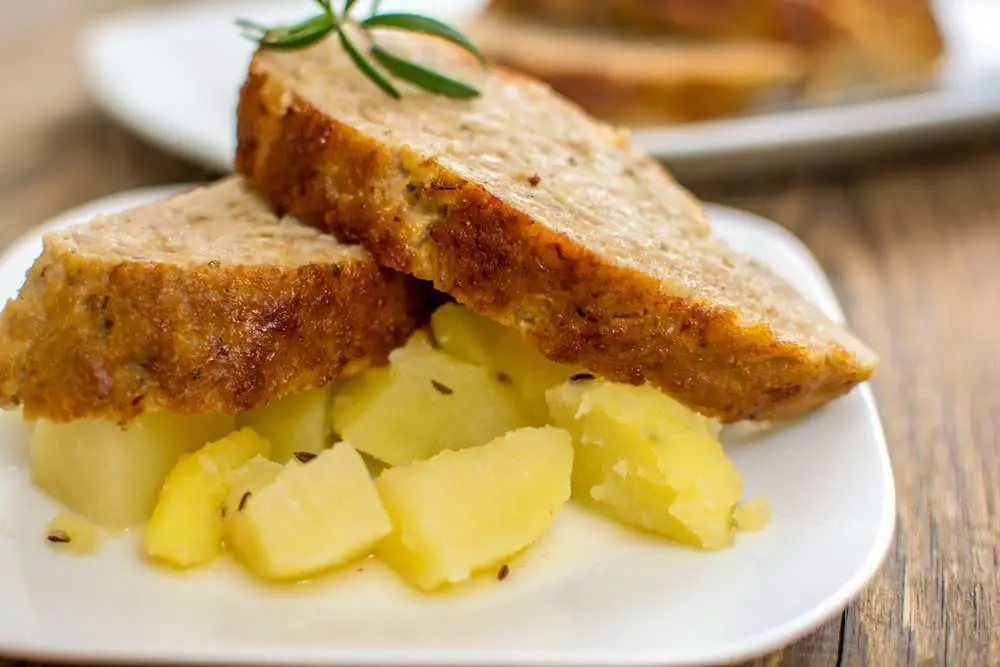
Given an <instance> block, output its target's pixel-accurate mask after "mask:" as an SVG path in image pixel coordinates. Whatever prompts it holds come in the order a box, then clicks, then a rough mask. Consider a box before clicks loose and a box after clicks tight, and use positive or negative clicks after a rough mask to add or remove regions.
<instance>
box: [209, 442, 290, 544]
mask: <svg viewBox="0 0 1000 667" xmlns="http://www.w3.org/2000/svg"><path fill="white" fill-rule="evenodd" d="M284 469H285V468H284V466H283V465H282V464H280V463H276V462H274V461H272V460H271V459H266V458H264V457H262V456H255V457H253V458H252V459H250V460H249V461H247V462H246V463H244V464H243V466H242V467H240V468H238V469H237V470H234V471H233V472H232V473H230V475H229V477H228V479H227V482H228V483H229V493H228V494H227V495H226V500H225V502H224V503H223V504H222V539H223V541H224V542H225V543H226V546H228V547H229V548H230V549H232V550H233V551H235V552H240V551H245V550H246V549H247V546H246V538H245V537H244V530H243V529H244V527H245V526H246V521H244V520H243V518H244V517H243V511H245V510H246V506H247V503H249V502H250V499H251V498H253V496H254V494H257V493H259V492H260V491H261V490H262V489H264V488H265V487H267V486H270V484H271V483H272V482H274V480H275V479H277V477H278V475H279V474H280V473H281V471H282V470H284ZM241 506H242V507H243V510H242V511H241V510H240V507H241Z"/></svg>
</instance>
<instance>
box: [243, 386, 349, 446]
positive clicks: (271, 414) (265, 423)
mask: <svg viewBox="0 0 1000 667" xmlns="http://www.w3.org/2000/svg"><path fill="white" fill-rule="evenodd" d="M329 405H330V391H329V388H328V387H323V388H321V389H307V390H306V391H300V392H296V393H293V394H289V395H287V396H283V397H282V398H279V399H278V400H277V401H274V402H273V403H270V404H268V405H265V406H263V407H260V408H256V409H254V410H250V411H249V412H244V413H242V414H240V415H239V416H238V417H237V424H239V425H240V426H247V427H249V428H252V429H253V430H255V431H257V433H259V434H260V435H261V436H262V437H263V438H264V439H265V440H267V441H268V442H270V443H271V458H273V459H274V460H275V461H277V462H278V463H284V462H285V461H287V460H288V459H290V458H291V457H292V454H294V453H296V452H309V453H311V454H319V453H320V452H321V451H323V449H324V448H325V447H326V445H327V442H328V441H329V436H330V429H329V420H328V419H327V409H328V408H329Z"/></svg>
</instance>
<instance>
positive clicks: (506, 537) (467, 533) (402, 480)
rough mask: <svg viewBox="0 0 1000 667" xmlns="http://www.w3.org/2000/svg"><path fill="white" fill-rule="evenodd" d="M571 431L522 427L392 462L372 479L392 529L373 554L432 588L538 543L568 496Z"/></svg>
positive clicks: (418, 584) (406, 576)
mask: <svg viewBox="0 0 1000 667" xmlns="http://www.w3.org/2000/svg"><path fill="white" fill-rule="evenodd" d="M572 466H573V447H572V444H571V438H570V435H569V433H567V432H566V431H563V430H561V429H557V428H553V427H543V428H523V429H519V430H517V431H513V432H511V433H508V434H507V435H505V436H503V437H500V438H497V439H496V440H494V441H492V442H490V443H488V444H486V445H482V446H479V447H472V448H469V449H464V450H461V451H445V452H441V453H440V454H438V455H437V456H435V457H433V458H431V459H429V460H427V461H421V462H418V463H413V464H411V465H408V466H401V467H396V468H390V469H389V470H387V471H386V472H384V473H383V474H382V475H381V476H380V477H379V478H378V480H377V481H376V486H377V487H378V491H379V495H380V496H381V497H382V501H383V503H384V504H385V507H386V510H388V512H389V515H390V516H391V517H392V523H393V532H392V534H391V535H389V536H388V537H386V538H385V539H383V540H382V541H381V542H380V543H379V544H378V546H377V547H376V549H375V552H376V554H377V555H378V556H379V557H380V558H381V559H382V560H383V561H385V562H386V563H387V564H388V565H389V566H390V567H392V568H393V569H394V570H396V572H398V573H399V574H400V575H401V576H402V577H403V579H404V580H406V581H407V582H408V583H410V584H411V585H413V586H415V587H416V588H419V589H421V590H425V591H431V590H434V589H436V588H439V587H441V586H444V585H446V584H456V583H459V582H461V581H464V580H466V579H468V578H469V577H470V576H471V575H472V574H473V573H475V572H477V571H481V570H485V569H490V568H493V567H496V566H498V565H499V564H501V563H502V562H503V561H505V560H506V559H508V558H509V557H510V556H512V555H513V554H516V553H517V552H519V551H521V550H523V549H525V548H527V547H528V546H530V545H531V544H533V543H535V542H536V541H537V540H538V539H539V538H540V537H542V535H543V534H544V533H545V532H546V531H547V530H548V528H549V526H551V524H552V522H553V520H554V519H555V517H556V515H557V514H558V512H559V510H560V508H561V507H562V506H563V505H564V504H565V503H566V501H567V500H568V499H569V496H570V474H571V471H572Z"/></svg>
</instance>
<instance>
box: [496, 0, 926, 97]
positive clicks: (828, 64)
mask: <svg viewBox="0 0 1000 667" xmlns="http://www.w3.org/2000/svg"><path fill="white" fill-rule="evenodd" d="M489 12H491V13H498V14H509V15H513V16H520V17H525V18H530V19H535V20H543V21H551V22H553V23H558V24H573V25H582V26H592V27H597V28H600V29H603V30H607V29H609V28H610V29H618V30H623V31H632V32H636V33H639V34H645V35H666V36H669V35H677V34H680V35H689V36H697V37H704V38H711V39H723V40H725V39H764V40H771V41H777V42H785V43H788V44H794V45H796V46H797V47H798V48H800V49H802V51H803V53H804V54H805V55H806V56H807V57H808V59H809V61H810V74H809V77H808V79H809V88H808V92H809V93H811V94H813V95H818V94H822V95H824V96H827V97H830V96H834V94H835V93H837V92H841V93H849V92H851V91H852V89H855V88H860V89H862V90H864V89H866V88H869V87H875V86H881V87H885V86H888V87H900V88H909V87H916V86H922V85H926V84H927V83H930V82H931V81H932V80H933V78H934V77H935V76H936V75H937V71H938V67H939V64H940V60H941V57H942V55H943V54H944V51H945V43H944V38H943V35H942V32H941V28H940V25H939V24H938V22H937V19H936V17H935V14H934V9H933V6H932V3H931V2H930V1H929V0H726V1H724V2H706V1H705V0H601V1H594V2H586V1H583V0H579V1H577V2H565V1H564V0H493V2H492V3H491V4H490V6H489Z"/></svg>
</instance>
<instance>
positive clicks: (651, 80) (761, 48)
mask: <svg viewBox="0 0 1000 667" xmlns="http://www.w3.org/2000/svg"><path fill="white" fill-rule="evenodd" d="M466 32H467V34H468V35H470V37H472V39H473V40H474V41H475V42H476V44H477V45H478V46H479V47H480V49H482V51H483V52H484V53H487V54H489V56H490V58H491V59H492V60H493V61H494V62H496V63H499V64H501V65H505V66H507V67H510V68H512V69H514V70H518V71H521V72H524V73H526V74H529V75H531V76H534V77H536V78H538V79H541V80H543V81H545V82H546V83H548V84H549V85H551V86H552V87H553V88H554V89H555V90H556V91H557V92H559V93H561V94H563V95H565V96H566V97H568V98H570V99H571V100H573V101H574V102H576V103H577V104H579V105H580V106H582V107H583V108H584V109H586V110H587V111H589V112H590V113H592V114H594V115H596V116H597V117H599V118H601V119H603V120H607V121H611V122H614V123H621V124H624V125H631V126H633V127H639V126H643V125H653V124H662V123H663V122H687V121H696V120H703V119H708V118H715V117H719V116H730V115H734V114H737V113H743V112H746V111H750V110H753V109H755V108H757V107H760V106H768V105H770V104H773V103H776V102H778V101H781V100H785V99H787V98H790V97H791V96H792V95H794V94H795V93H796V92H797V90H798V89H799V87H800V86H801V85H802V83H803V81H804V79H805V75H806V65H807V62H806V58H805V57H804V56H803V54H802V53H801V52H800V51H799V50H798V49H796V48H794V47H792V46H790V45H788V44H779V43H776V42H767V41H763V40H734V41H725V42H714V41H713V42H708V41H690V40H673V39H662V38H634V37H628V36H623V35H620V34H615V33H610V32H609V33H599V32H597V31H590V30H581V29H578V28H559V27H552V26H549V25H546V24H543V23H538V22H532V21H526V20H522V19H518V18H515V17H506V16H502V15H500V14H498V13H490V14H487V15H486V16H483V17H480V18H479V19H478V20H477V21H476V22H475V23H474V24H472V25H471V26H470V27H469V28H468V30H467V31H466Z"/></svg>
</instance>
